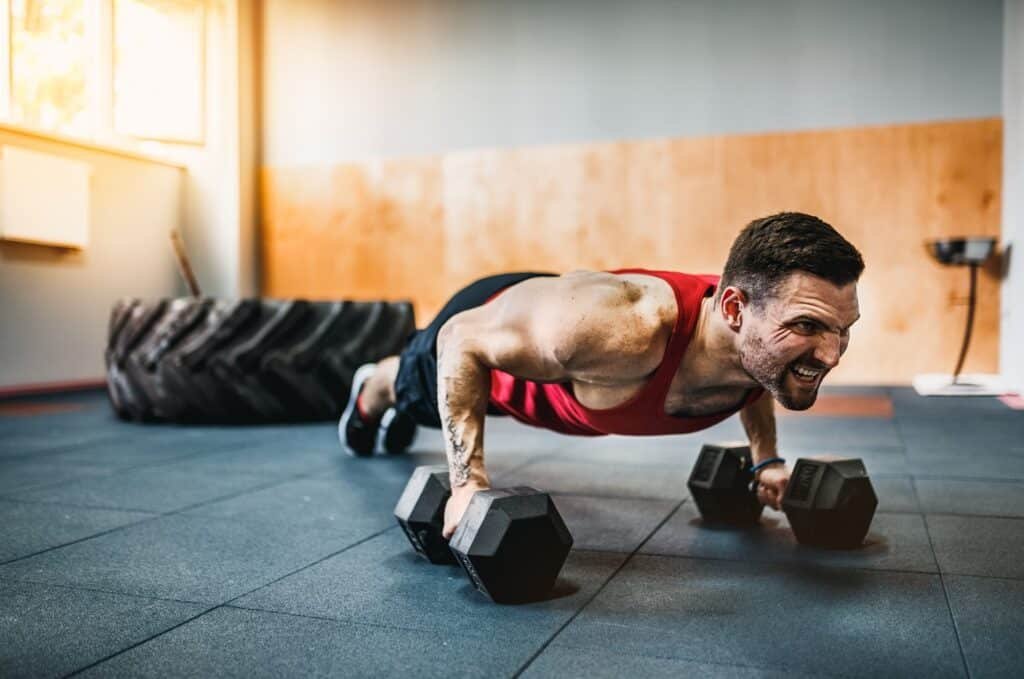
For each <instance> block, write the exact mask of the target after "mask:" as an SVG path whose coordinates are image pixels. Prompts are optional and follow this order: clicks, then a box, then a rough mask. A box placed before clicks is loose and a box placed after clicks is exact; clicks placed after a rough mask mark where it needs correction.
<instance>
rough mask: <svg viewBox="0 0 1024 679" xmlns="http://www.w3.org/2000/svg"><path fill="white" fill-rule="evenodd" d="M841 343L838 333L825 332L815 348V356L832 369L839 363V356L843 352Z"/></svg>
mask: <svg viewBox="0 0 1024 679" xmlns="http://www.w3.org/2000/svg"><path fill="white" fill-rule="evenodd" d="M841 344H842V343H841V341H840V339H839V335H838V334H837V333H834V332H827V333H825V334H824V335H823V336H822V338H821V341H820V342H819V343H818V346H817V347H816V348H815V350H814V358H815V359H817V360H818V361H820V362H821V363H822V364H824V365H825V367H827V368H829V369H830V370H831V369H832V368H834V367H836V366H837V365H838V364H839V357H840V356H841V355H842V353H843V352H842V347H841Z"/></svg>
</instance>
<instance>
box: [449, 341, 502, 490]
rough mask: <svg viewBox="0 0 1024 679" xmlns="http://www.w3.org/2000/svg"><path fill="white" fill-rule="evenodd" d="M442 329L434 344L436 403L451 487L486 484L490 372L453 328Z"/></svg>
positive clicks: (487, 483) (487, 484)
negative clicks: (485, 466)
mask: <svg viewBox="0 0 1024 679" xmlns="http://www.w3.org/2000/svg"><path fill="white" fill-rule="evenodd" d="M446 330H447V331H446V332H442V333H441V334H440V335H439V336H438V343H437V405H438V410H439V411H440V414H441V427H442V435H443V436H444V447H445V452H446V454H447V456H448V471H449V474H450V476H451V483H452V487H453V488H458V487H461V486H465V485H467V484H474V485H479V486H489V485H490V481H489V479H488V478H487V471H486V470H485V469H484V445H483V444H484V418H485V416H486V415H487V401H488V399H489V398H490V391H491V373H490V370H488V369H487V367H486V366H484V365H483V364H481V363H480V362H479V361H478V360H476V359H475V358H474V357H473V355H472V354H471V353H470V352H469V351H466V345H465V344H464V343H463V342H462V341H461V338H460V337H459V334H458V332H457V331H453V330H451V329H447V328H446Z"/></svg>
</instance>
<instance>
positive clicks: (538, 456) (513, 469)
mask: <svg viewBox="0 0 1024 679" xmlns="http://www.w3.org/2000/svg"><path fill="white" fill-rule="evenodd" d="M547 457H549V456H548V455H547V454H545V453H538V454H536V455H533V456H531V457H529V458H527V459H526V460H525V461H523V462H521V463H519V464H517V465H515V466H513V467H510V468H509V469H506V470H504V471H502V472H499V473H497V474H495V476H494V480H495V481H499V482H500V481H501V479H502V478H503V477H505V476H508V475H509V474H513V473H515V472H518V471H520V470H522V469H525V468H526V467H529V466H530V465H531V464H533V463H534V462H540V461H541V460H543V459H545V458H547Z"/></svg>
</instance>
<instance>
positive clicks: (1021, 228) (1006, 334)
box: [999, 0, 1024, 393]
mask: <svg viewBox="0 0 1024 679" xmlns="http://www.w3.org/2000/svg"><path fill="white" fill-rule="evenodd" d="M1005 50H1006V51H1005V71H1004V76H1003V86H1004V89H1003V98H1004V99H1003V101H1004V113H1003V116H1004V120H1003V243H1002V245H1003V247H1007V246H1010V253H1011V256H1010V261H1009V262H1008V263H1007V271H1008V275H1007V279H1006V281H1005V282H1004V283H1003V289H1002V303H1003V315H1002V328H1001V334H1000V337H1001V345H1000V346H1001V349H1002V352H1001V356H1000V363H999V366H1000V371H1001V372H1002V374H1003V376H1004V377H1006V379H1007V380H1008V381H1009V383H1010V385H1011V386H1014V387H1016V389H1017V390H1018V391H1020V392H1021V393H1024V351H1022V348H1024V310H1022V309H1021V308H1020V304H1021V300H1022V299H1024V0H1007V3H1006V46H1005Z"/></svg>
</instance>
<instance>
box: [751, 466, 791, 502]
mask: <svg viewBox="0 0 1024 679" xmlns="http://www.w3.org/2000/svg"><path fill="white" fill-rule="evenodd" d="M788 482H789V468H788V467H787V466H786V465H784V464H773V465H770V466H767V467H765V468H764V469H762V470H761V471H759V472H758V473H757V499H758V500H759V501H760V502H761V504H763V505H765V506H767V507H771V508H772V509H776V510H781V509H782V495H783V494H784V493H785V492H786V484H787V483H788Z"/></svg>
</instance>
